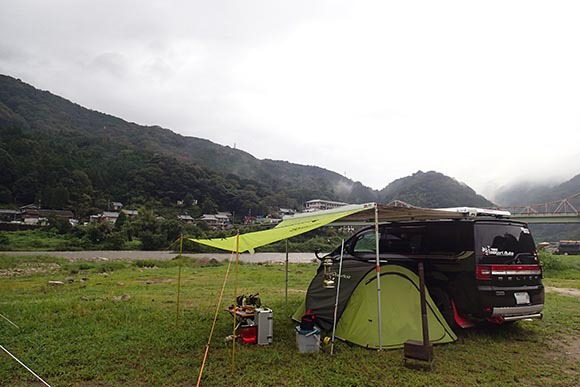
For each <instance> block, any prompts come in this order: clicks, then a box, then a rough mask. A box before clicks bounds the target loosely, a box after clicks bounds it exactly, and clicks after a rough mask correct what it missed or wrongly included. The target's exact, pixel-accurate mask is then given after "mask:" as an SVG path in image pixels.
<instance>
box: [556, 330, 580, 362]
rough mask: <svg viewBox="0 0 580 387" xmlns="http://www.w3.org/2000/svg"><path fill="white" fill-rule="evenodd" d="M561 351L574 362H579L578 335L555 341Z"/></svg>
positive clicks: (579, 345)
mask: <svg viewBox="0 0 580 387" xmlns="http://www.w3.org/2000/svg"><path fill="white" fill-rule="evenodd" d="M555 344H556V346H557V347H558V348H560V349H561V353H562V354H563V355H565V356H566V357H567V358H568V359H570V360H572V361H573V362H574V363H578V362H580V337H574V336H569V337H567V338H566V339H565V340H560V341H556V342H555Z"/></svg>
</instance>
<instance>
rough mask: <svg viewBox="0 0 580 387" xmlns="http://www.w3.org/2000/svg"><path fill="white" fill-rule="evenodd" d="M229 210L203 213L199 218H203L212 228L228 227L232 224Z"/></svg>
mask: <svg viewBox="0 0 580 387" xmlns="http://www.w3.org/2000/svg"><path fill="white" fill-rule="evenodd" d="M231 216H232V214H231V213H229V212H218V213H217V214H215V215H214V214H203V215H202V216H201V218H200V219H199V220H202V221H204V222H206V223H207V224H208V226H210V227H212V228H226V227H228V226H230V225H231V223H232V222H231V220H230V217H231Z"/></svg>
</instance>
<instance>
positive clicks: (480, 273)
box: [475, 265, 491, 280]
mask: <svg viewBox="0 0 580 387" xmlns="http://www.w3.org/2000/svg"><path fill="white" fill-rule="evenodd" d="M475 279H478V280H490V279H491V266H484V265H477V266H475Z"/></svg>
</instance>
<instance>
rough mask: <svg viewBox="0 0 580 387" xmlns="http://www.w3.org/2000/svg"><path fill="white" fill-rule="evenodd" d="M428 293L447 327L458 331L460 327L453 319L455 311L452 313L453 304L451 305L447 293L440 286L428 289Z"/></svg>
mask: <svg viewBox="0 0 580 387" xmlns="http://www.w3.org/2000/svg"><path fill="white" fill-rule="evenodd" d="M429 294H430V295H431V298H432V299H433V302H434V303H435V306H436V307H437V309H439V312H441V315H443V318H444V319H445V321H446V322H447V324H448V325H449V327H450V328H451V329H453V331H454V332H458V331H459V330H460V329H461V327H460V326H459V325H458V324H457V322H456V321H455V313H453V306H452V305H451V298H450V297H449V294H447V292H446V291H444V290H443V289H441V288H433V289H430V290H429Z"/></svg>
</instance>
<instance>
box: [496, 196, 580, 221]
mask: <svg viewBox="0 0 580 387" xmlns="http://www.w3.org/2000/svg"><path fill="white" fill-rule="evenodd" d="M578 208H580V193H577V194H575V195H572V196H569V197H567V198H564V199H561V200H556V201H553V202H548V203H543V204H534V205H531V206H512V207H501V208H499V207H498V208H494V209H497V210H504V211H509V212H511V214H512V216H511V218H512V219H517V220H521V221H523V222H527V223H552V224H554V223H560V224H563V223H580V213H579V212H578Z"/></svg>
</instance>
